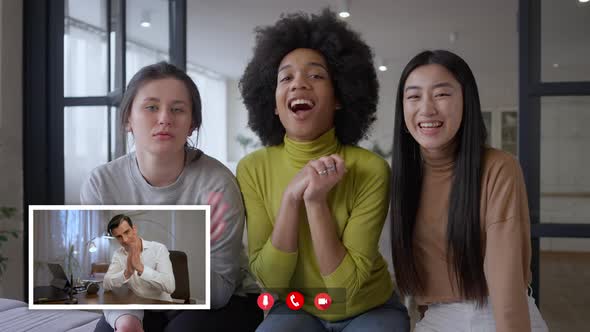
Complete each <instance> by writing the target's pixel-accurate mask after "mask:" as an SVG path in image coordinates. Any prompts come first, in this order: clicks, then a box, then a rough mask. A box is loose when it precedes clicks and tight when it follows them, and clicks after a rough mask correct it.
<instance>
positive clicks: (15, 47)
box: [0, 0, 26, 300]
mask: <svg viewBox="0 0 590 332" xmlns="http://www.w3.org/2000/svg"><path fill="white" fill-rule="evenodd" d="M22 13H23V4H22V1H21V0H11V1H0V156H1V157H0V170H1V172H0V188H1V189H0V205H1V206H11V207H16V208H18V210H19V213H18V215H17V216H16V217H15V218H13V219H12V220H10V221H8V222H7V221H0V229H14V228H17V229H19V230H22V224H23V221H22V220H23V214H22V211H21V210H22V206H23V164H22V159H23V152H22V113H23V111H22V110H23V105H22V26H23V15H22ZM22 249H23V236H22V233H21V235H20V237H19V239H10V240H9V242H8V243H7V244H4V245H3V247H2V249H1V250H2V252H3V254H4V255H6V256H7V257H8V259H9V261H8V264H7V265H8V267H7V271H8V272H7V273H6V274H5V275H4V276H3V277H2V279H1V280H0V297H7V298H14V299H21V300H23V296H24V294H23V287H24V284H23V282H24V280H25V279H26V278H25V276H23V253H22V252H23V250H22Z"/></svg>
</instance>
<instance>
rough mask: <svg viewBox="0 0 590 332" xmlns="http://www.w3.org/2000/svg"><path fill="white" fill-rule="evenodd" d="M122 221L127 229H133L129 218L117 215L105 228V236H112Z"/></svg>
mask: <svg viewBox="0 0 590 332" xmlns="http://www.w3.org/2000/svg"><path fill="white" fill-rule="evenodd" d="M123 221H126V222H127V223H128V224H129V227H133V222H132V221H131V218H129V217H128V216H126V215H124V214H118V215H116V216H114V217H113V218H111V221H109V225H108V226H107V234H109V236H112V234H113V233H112V232H113V229H115V228H117V227H119V225H121V222H123Z"/></svg>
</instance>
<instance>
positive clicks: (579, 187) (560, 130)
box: [541, 97, 590, 252]
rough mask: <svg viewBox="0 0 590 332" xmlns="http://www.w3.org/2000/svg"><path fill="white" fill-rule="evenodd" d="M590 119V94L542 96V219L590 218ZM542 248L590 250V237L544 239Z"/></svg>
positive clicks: (578, 220) (572, 220)
mask: <svg viewBox="0 0 590 332" xmlns="http://www.w3.org/2000/svg"><path fill="white" fill-rule="evenodd" d="M588 123H590V97H550V98H543V99H541V222H548V223H588V222H589V219H590V172H588V169H589V168H590V153H588V152H589V148H588V146H589V144H590V131H588V130H587V128H586V126H587V125H588ZM541 248H542V249H544V250H554V251H587V252H590V239H557V238H555V239H554V238H548V239H542V240H541Z"/></svg>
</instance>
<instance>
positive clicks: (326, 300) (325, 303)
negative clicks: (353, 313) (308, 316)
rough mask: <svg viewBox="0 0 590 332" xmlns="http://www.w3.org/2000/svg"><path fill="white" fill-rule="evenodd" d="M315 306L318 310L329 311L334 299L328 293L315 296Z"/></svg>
mask: <svg viewBox="0 0 590 332" xmlns="http://www.w3.org/2000/svg"><path fill="white" fill-rule="evenodd" d="M313 304H315V307H316V308H318V310H322V311H324V310H328V308H329V307H330V306H331V305H332V298H331V297H330V295H328V294H327V293H319V294H318V295H316V296H315V300H314V301H313Z"/></svg>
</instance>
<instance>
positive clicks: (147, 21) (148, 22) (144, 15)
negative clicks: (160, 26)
mask: <svg viewBox="0 0 590 332" xmlns="http://www.w3.org/2000/svg"><path fill="white" fill-rule="evenodd" d="M139 25H141V26H142V27H144V28H149V27H151V26H152V18H151V15H150V12H149V11H148V10H147V9H145V10H143V11H142V12H141V21H140V22H139Z"/></svg>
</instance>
